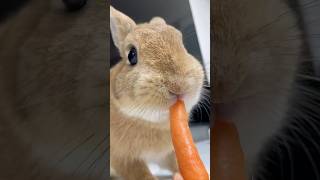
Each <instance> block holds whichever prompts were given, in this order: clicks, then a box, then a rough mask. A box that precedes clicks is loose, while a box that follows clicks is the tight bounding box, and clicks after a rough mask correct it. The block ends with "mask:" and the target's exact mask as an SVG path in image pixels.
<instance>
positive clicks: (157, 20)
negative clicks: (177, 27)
mask: <svg viewBox="0 0 320 180" xmlns="http://www.w3.org/2000/svg"><path fill="white" fill-rule="evenodd" d="M150 23H151V24H166V21H165V20H164V19H162V18H161V17H154V18H152V19H151V21H150Z"/></svg>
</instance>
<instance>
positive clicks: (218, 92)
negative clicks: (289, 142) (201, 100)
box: [211, 0, 303, 179]
mask: <svg viewBox="0 0 320 180" xmlns="http://www.w3.org/2000/svg"><path fill="white" fill-rule="evenodd" d="M211 4H212V7H213V8H212V11H211V12H212V13H213V17H214V18H213V19H211V23H212V25H213V26H212V29H211V33H212V35H213V46H212V49H211V50H212V53H213V60H212V64H211V68H212V69H213V77H212V79H213V94H212V97H213V102H214V108H215V109H216V113H217V114H219V115H222V116H225V117H227V119H229V120H231V121H232V122H233V123H235V125H236V127H237V129H238V131H239V135H240V143H241V146H242V148H243V151H244V154H245V157H246V166H247V170H248V173H249V174H252V173H253V171H254V170H255V169H256V168H255V167H256V165H257V164H258V159H259V154H260V152H261V151H262V150H263V147H264V145H265V144H266V143H267V142H268V140H269V139H270V138H271V137H273V136H274V135H275V134H277V132H278V131H279V130H280V129H281V127H283V125H284V123H285V121H284V119H285V117H286V113H287V111H288V108H289V99H290V97H291V92H292V88H293V82H294V79H295V74H296V72H297V68H298V64H299V63H300V62H301V61H300V59H301V54H302V53H303V48H302V45H303V38H302V32H301V29H300V28H299V26H298V20H297V18H296V16H295V14H294V11H293V9H292V7H290V6H289V4H288V2H287V1H279V0H232V1H231V0H218V1H215V2H214V3H211ZM250 179H251V178H250Z"/></svg>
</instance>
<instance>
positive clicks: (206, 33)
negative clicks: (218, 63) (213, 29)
mask: <svg viewBox="0 0 320 180" xmlns="http://www.w3.org/2000/svg"><path fill="white" fill-rule="evenodd" d="M189 2H190V8H191V12H192V16H193V20H194V25H195V28H196V32H197V36H198V41H199V46H200V51H201V55H202V59H203V63H204V66H205V71H206V74H207V77H208V81H209V82H210V0H189Z"/></svg>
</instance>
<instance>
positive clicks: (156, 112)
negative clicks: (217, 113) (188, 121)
mask: <svg viewBox="0 0 320 180" xmlns="http://www.w3.org/2000/svg"><path fill="white" fill-rule="evenodd" d="M198 94H199V95H198ZM199 97H200V93H196V94H193V93H192V94H180V95H172V96H171V97H170V98H169V99H162V101H166V103H165V104H153V105H152V104H149V103H145V102H143V101H141V102H140V103H139V104H138V103H137V101H135V102H131V103H126V105H122V106H120V107H118V108H119V109H120V111H121V112H122V113H123V114H125V115H127V116H129V117H130V118H131V119H133V120H143V121H147V122H152V123H165V122H168V121H169V108H170V106H171V105H173V104H174V103H175V102H176V101H177V99H178V98H179V99H181V100H183V101H184V102H185V105H186V110H187V112H190V111H191V109H192V108H193V106H194V105H196V104H197V102H198V101H199ZM153 101H154V102H156V101H157V100H156V99H154V100H153ZM148 102H150V101H148Z"/></svg>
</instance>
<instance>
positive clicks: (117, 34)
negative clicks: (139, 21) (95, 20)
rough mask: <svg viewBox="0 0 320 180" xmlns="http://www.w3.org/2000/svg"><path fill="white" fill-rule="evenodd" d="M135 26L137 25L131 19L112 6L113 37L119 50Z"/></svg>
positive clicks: (111, 24) (111, 25) (111, 27)
mask: <svg viewBox="0 0 320 180" xmlns="http://www.w3.org/2000/svg"><path fill="white" fill-rule="evenodd" d="M135 26H136V23H135V22H134V21H133V20H132V19H131V18H129V17H128V16H126V15H125V14H123V13H122V12H120V11H118V10H116V9H115V8H113V7H112V6H110V29H111V35H112V39H113V42H114V44H115V45H116V47H117V48H118V49H120V48H121V44H122V43H123V40H124V39H125V37H126V36H127V35H128V33H129V32H130V31H131V30H132V29H133V28H134V27H135Z"/></svg>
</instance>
